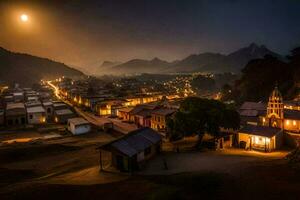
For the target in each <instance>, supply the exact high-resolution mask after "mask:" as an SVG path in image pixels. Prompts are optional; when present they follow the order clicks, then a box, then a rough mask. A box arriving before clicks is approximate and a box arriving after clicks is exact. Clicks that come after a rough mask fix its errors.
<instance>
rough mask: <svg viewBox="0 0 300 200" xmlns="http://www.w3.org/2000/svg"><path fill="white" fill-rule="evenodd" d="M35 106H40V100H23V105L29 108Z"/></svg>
mask: <svg viewBox="0 0 300 200" xmlns="http://www.w3.org/2000/svg"><path fill="white" fill-rule="evenodd" d="M36 106H42V103H41V102H40V101H29V102H25V107H26V108H30V107H36Z"/></svg>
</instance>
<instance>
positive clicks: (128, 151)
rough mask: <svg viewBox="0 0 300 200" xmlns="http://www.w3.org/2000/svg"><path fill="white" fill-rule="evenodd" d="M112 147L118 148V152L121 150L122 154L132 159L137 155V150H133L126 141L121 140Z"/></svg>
mask: <svg viewBox="0 0 300 200" xmlns="http://www.w3.org/2000/svg"><path fill="white" fill-rule="evenodd" d="M112 146H113V147H114V148H116V149H117V150H119V151H120V152H122V153H124V154H125V155H127V156H129V157H132V156H134V155H135V154H137V153H138V152H137V150H136V149H134V148H132V147H131V146H130V145H129V144H128V143H127V142H126V141H124V140H119V141H117V142H114V143H113V144H112Z"/></svg>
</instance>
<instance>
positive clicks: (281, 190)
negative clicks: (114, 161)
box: [1, 160, 300, 200]
mask: <svg viewBox="0 0 300 200" xmlns="http://www.w3.org/2000/svg"><path fill="white" fill-rule="evenodd" d="M2 192H3V191H2ZM104 198H105V199H249V200H250V199H300V170H298V169H297V168H295V167H294V166H291V165H289V164H287V163H286V161H282V160H281V161H272V162H268V163H264V164H262V165H257V166H253V167H251V168H248V169H245V170H244V171H242V172H241V173H240V175H239V176H234V175H229V174H224V173H215V172H201V173H200V172H199V173H197V172H193V173H181V174H175V175H156V176H132V177H129V178H128V179H126V180H123V181H120V182H114V183H108V184H98V185H97V184H96V185H65V184H64V185H62V184H47V183H32V184H29V185H25V186H23V187H20V188H18V189H16V190H12V191H6V192H5V191H4V193H2V194H1V200H4V199H43V200H47V199H49V200H50V199H104Z"/></svg>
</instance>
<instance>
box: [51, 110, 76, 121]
mask: <svg viewBox="0 0 300 200" xmlns="http://www.w3.org/2000/svg"><path fill="white" fill-rule="evenodd" d="M74 117H76V114H75V113H73V112H72V111H71V110H70V109H62V110H55V111H54V121H55V122H56V123H61V124H66V123H67V122H68V119H71V118H74Z"/></svg>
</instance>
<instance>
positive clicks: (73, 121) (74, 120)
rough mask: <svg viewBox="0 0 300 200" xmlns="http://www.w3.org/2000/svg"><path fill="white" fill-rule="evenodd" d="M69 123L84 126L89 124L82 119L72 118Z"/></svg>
mask: <svg viewBox="0 0 300 200" xmlns="http://www.w3.org/2000/svg"><path fill="white" fill-rule="evenodd" d="M68 123H72V124H74V125H84V124H89V122H88V121H87V120H85V119H83V118H82V117H76V118H71V119H69V120H68Z"/></svg>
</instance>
